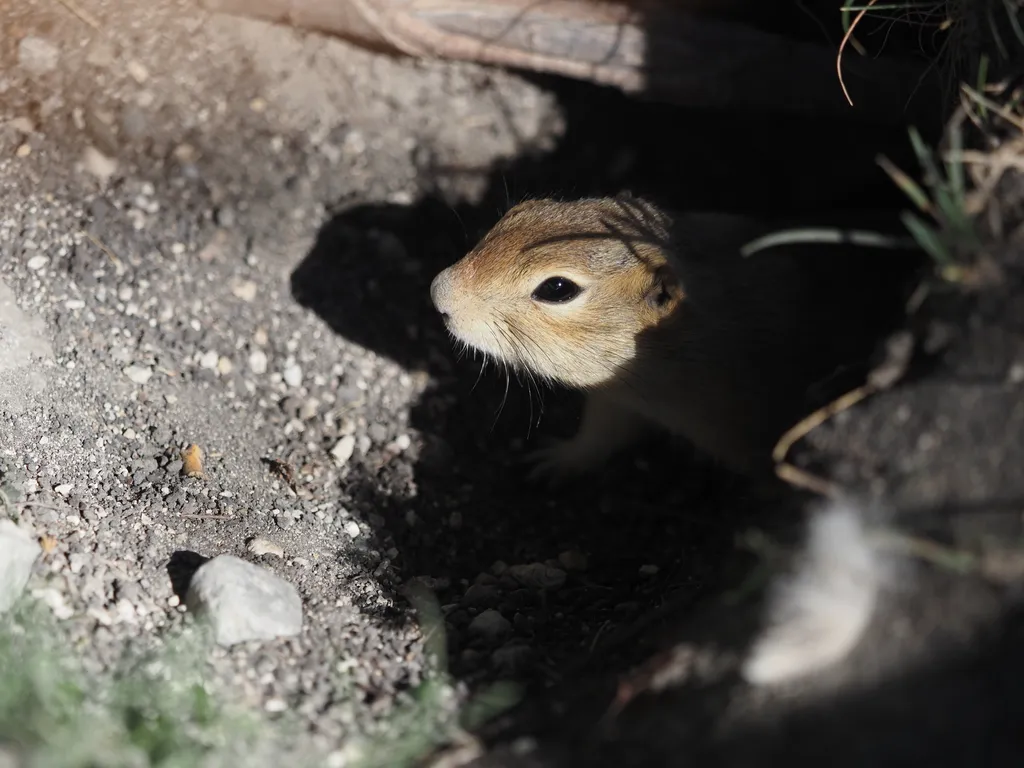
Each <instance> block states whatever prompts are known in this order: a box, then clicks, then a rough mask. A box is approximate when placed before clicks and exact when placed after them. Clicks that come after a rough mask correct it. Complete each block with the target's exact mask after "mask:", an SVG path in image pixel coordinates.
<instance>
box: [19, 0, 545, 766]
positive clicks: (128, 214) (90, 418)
mask: <svg viewBox="0 0 1024 768" xmlns="http://www.w3.org/2000/svg"><path fill="white" fill-rule="evenodd" d="M88 5H89V8H88V12H89V14H90V16H91V17H94V18H95V19H96V21H97V24H98V27H97V28H93V27H92V26H91V25H89V24H87V23H85V22H83V21H82V20H81V19H80V18H79V17H77V16H76V15H75V14H74V13H73V12H71V11H70V10H69V8H68V7H65V6H63V5H61V4H59V3H57V4H54V3H51V2H48V0H47V1H44V0H26V1H25V2H19V3H17V4H13V5H12V4H7V5H6V6H5V7H4V8H3V10H2V11H0V26H2V28H3V29H4V30H5V31H4V35H3V36H2V39H0V489H2V490H4V493H5V494H6V495H7V496H8V497H9V501H10V502H11V503H12V504H16V505H17V510H18V514H19V516H20V517H21V523H20V524H23V525H25V526H30V527H31V528H33V529H34V530H36V531H37V532H38V533H39V535H40V536H46V537H48V539H49V540H50V541H52V547H51V549H50V550H49V551H47V552H46V553H45V554H44V555H43V556H42V557H41V558H40V563H41V565H39V566H37V567H36V569H35V571H33V576H32V578H31V579H30V580H29V584H28V587H29V590H30V592H31V593H32V594H33V595H35V596H36V598H37V599H38V600H39V601H41V603H42V604H43V605H44V606H47V607H48V609H49V610H50V612H51V613H52V614H53V615H54V617H55V618H56V619H57V620H58V622H59V628H60V631H61V632H63V633H65V635H66V637H65V638H64V645H65V646H66V647H74V648H76V649H77V650H76V653H77V654H80V656H81V657H82V659H83V663H85V664H86V665H87V666H88V667H89V668H90V669H93V670H96V671H97V672H100V673H102V672H103V671H104V670H108V671H109V670H112V669H113V667H114V665H115V664H116V662H117V660H118V659H119V658H120V656H121V655H122V653H123V652H124V651H125V649H128V648H131V649H132V650H133V652H139V653H141V652H144V651H146V650H147V649H151V648H156V647H159V646H160V644H161V642H162V638H163V637H164V636H165V635H166V634H167V633H168V632H172V631H175V630H176V629H177V628H178V627H180V626H182V625H183V624H184V623H187V620H188V616H187V613H186V611H185V608H184V602H185V596H186V593H185V592H184V591H183V586H182V585H183V584H185V583H187V582H186V581H185V578H186V576H187V575H188V574H189V571H194V570H195V568H194V562H193V561H194V559H195V558H206V557H214V558H215V559H214V560H212V561H211V562H210V563H207V565H205V566H203V567H204V568H206V569H207V570H206V571H205V574H206V575H204V571H203V570H202V569H200V571H199V575H198V576H197V577H196V579H198V580H197V581H193V597H196V596H198V597H199V598H200V601H201V602H203V603H204V604H205V607H206V609H207V610H208V612H210V614H211V616H212V617H213V618H214V623H215V625H216V626H217V627H218V628H219V632H220V633H221V639H222V640H224V641H225V642H228V641H230V642H235V641H237V640H241V639H244V638H245V637H264V638H269V637H270V636H271V635H291V636H290V637H280V636H278V637H274V638H273V639H265V640H261V641H259V642H258V643H255V644H254V643H247V642H239V643H237V644H234V645H232V646H231V647H229V648H221V649H216V650H215V651H213V652H211V655H210V657H209V658H207V659H203V660H197V661H196V663H197V664H201V665H205V667H206V672H207V674H206V675H205V677H206V678H207V679H208V680H209V681H210V684H211V686H212V687H213V688H217V689H223V690H224V691H225V697H226V698H227V699H229V700H232V701H236V702H239V703H240V704H241V705H245V706H249V707H251V709H252V710H253V711H257V712H269V713H270V714H275V708H279V707H280V702H286V703H287V709H288V710H289V712H290V713H292V714H293V715H294V716H295V718H296V719H297V720H298V721H299V722H298V726H297V727H298V728H299V729H300V731H301V732H303V733H306V734H307V735H308V738H307V740H308V741H309V743H310V744H311V745H312V746H314V747H316V749H318V750H320V751H321V752H330V751H332V750H335V749H337V748H338V747H339V745H341V744H343V743H345V742H346V741H347V740H348V739H351V738H353V737H355V736H356V735H358V734H364V733H367V732H370V731H373V729H374V728H377V727H378V726H379V724H381V723H386V722H387V719H388V717H389V712H390V711H391V710H392V708H394V707H396V706H398V704H399V703H400V700H401V699H402V697H407V696H408V695H409V692H410V691H411V690H414V689H415V688H416V687H417V686H419V685H421V684H422V683H423V681H424V679H425V676H426V674H427V671H428V669H429V668H430V666H431V663H432V662H431V661H430V660H429V659H428V658H427V656H426V655H425V651H424V642H425V641H424V636H423V632H422V630H421V628H420V626H419V623H418V622H417V620H416V615H415V613H414V611H413V610H412V608H411V607H410V606H409V605H408V604H407V603H405V601H403V600H400V599H399V598H397V595H398V592H399V588H400V587H401V584H402V583H403V581H405V580H407V579H410V578H413V577H416V576H420V575H423V572H422V571H420V569H419V565H418V564H417V563H416V562H414V561H413V560H411V559H410V556H409V555H408V554H407V553H406V551H404V550H402V551H400V550H399V548H398V546H397V541H398V540H397V539H396V533H401V532H403V531H404V530H405V524H404V523H401V524H398V525H395V524H394V522H393V521H392V519H391V517H390V513H389V515H388V517H387V518H385V516H384V515H382V514H381V513H382V512H383V511H384V508H385V506H386V504H387V503H390V502H388V501H387V500H388V499H390V500H394V501H399V500H400V501H402V502H403V503H404V501H405V500H407V499H413V498H415V497H416V493H417V484H416V480H415V476H414V472H413V467H414V466H415V463H416V461H417V460H418V457H419V454H420V452H421V451H422V449H423V446H424V445H425V439H426V438H425V437H424V433H423V431H422V430H421V429H414V428H413V427H412V426H411V424H410V420H411V416H410V412H411V409H412V408H413V406H414V405H415V404H416V403H417V402H418V401H419V398H420V397H421V395H422V393H423V392H424V391H425V390H426V389H427V388H428V387H429V386H430V383H431V377H430V375H429V374H428V373H426V372H425V371H424V370H423V368H422V367H417V366H410V365H407V364H405V363H404V361H402V360H399V359H397V358H396V357H395V356H391V355H389V354H387V352H386V350H382V349H376V348H374V347H373V345H369V344H364V343H360V342H359V340H358V339H352V338H348V337H345V336H342V335H338V334H336V333H334V332H332V329H331V328H330V327H329V325H328V324H327V323H325V322H324V320H323V319H321V318H320V317H319V316H318V315H317V314H316V313H315V312H313V311H310V310H309V309H308V308H307V307H304V306H302V305H300V304H299V303H298V302H297V301H296V300H295V299H294V297H293V295H292V293H293V289H292V287H291V285H290V276H291V275H292V273H293V272H295V271H296V270H297V268H298V267H299V266H300V265H301V264H302V263H303V262H304V261H305V260H306V259H307V257H308V254H309V253H310V251H311V249H312V248H313V247H314V246H315V244H316V237H317V233H318V231H319V229H320V228H321V227H322V226H323V225H324V224H325V222H327V221H329V220H330V218H331V216H332V215H333V213H334V211H335V210H336V208H337V207H338V205H339V204H341V203H344V204H345V205H348V206H353V205H358V204H366V205H371V204H376V205H390V204H393V203H400V204H404V205H409V204H410V203H411V202H412V201H414V200H416V199H418V198H419V197H420V196H421V195H423V194H424V193H425V191H426V190H427V189H431V190H433V189H436V188H438V187H437V184H435V183H434V182H433V181H431V180H430V179H429V178H428V177H427V176H426V175H425V172H424V167H423V163H424V162H427V161H428V160H429V162H430V163H440V164H442V165H443V164H445V163H454V162H455V161H457V162H458V163H459V164H462V163H466V164H467V167H470V168H472V167H479V168H481V169H486V168H488V167H490V166H491V165H492V164H493V163H494V162H495V161H498V160H500V159H502V158H508V157H512V156H513V155H515V154H516V153H517V152H518V151H519V148H520V144H521V143H522V142H524V141H525V142H529V143H533V144H536V146H538V147H544V146H546V145H550V143H551V141H552V140H553V138H554V136H555V135H556V132H557V130H558V127H559V125H558V110H557V107H556V105H555V101H554V98H553V97H551V96H548V95H546V94H545V93H544V92H543V91H542V90H541V89H540V88H539V87H537V86H536V85H532V84H530V83H528V82H526V81H524V80H523V79H521V78H517V77H514V76H510V75H503V74H500V73H494V72H486V71H484V70H481V69H480V68H478V67H473V66H468V65H467V66H462V65H455V66H450V65H444V64H420V63H414V62H410V61H398V60H391V59H387V58H379V57H376V56H374V55H372V54H369V53H367V52H365V51H361V50H359V49H356V48H353V47H350V46H347V45H346V44H344V43H342V42H340V41H335V40H328V39H325V38H322V37H319V36H316V35H304V34H299V33H296V32H293V31H290V30H287V29H284V28H278V27H274V26H272V25H268V24H265V23H261V22H253V21H245V20H239V19H235V18H230V17H223V16H219V15H216V14H214V15H211V14H209V13H206V12H200V11H199V10H198V3H194V2H189V1H188V0H159V1H158V2H152V3H145V4H141V5H140V4H136V3H130V2H123V1H119V0H107V1H105V2H104V1H101V2H95V3H89V4H88ZM495 93H497V94H500V95H501V97H502V99H513V100H515V101H516V102H517V104H518V105H519V106H518V107H517V109H516V111H515V114H514V115H512V116H511V118H510V117H509V115H508V114H507V110H506V108H505V105H504V103H503V102H502V100H501V99H496V98H494V96H493V95H492V94H495ZM466 125H474V126H476V128H474V131H475V132H476V133H477V134H478V136H477V139H476V140H474V141H473V142H471V144H472V146H467V143H466V141H465V131H466V128H465V126H466ZM485 187H486V173H485V172H483V171H482V172H481V173H480V174H473V173H471V174H466V175H463V176H460V177H453V178H450V179H448V180H443V181H441V182H440V188H441V189H442V191H443V193H444V194H446V195H449V196H450V199H452V200H453V201H457V200H462V199H471V198H472V197H473V196H474V195H475V196H479V194H480V193H481V191H482V190H483V189H484V188H485ZM403 201H404V202H403ZM371 229H374V230H375V234H373V235H372V239H373V244H372V246H371V247H368V248H366V249H364V250H363V251H362V252H361V256H362V257H363V258H364V259H365V260H366V263H367V264H376V263H377V260H378V259H384V260H386V264H388V265H392V264H394V265H396V268H398V269H409V268H410V264H412V263H413V262H414V259H413V258H412V257H411V256H410V253H409V252H408V251H407V250H406V248H407V246H406V245H405V244H404V241H400V240H399V239H398V238H396V237H395V236H394V235H393V234H391V233H388V232H384V231H382V229H381V228H380V227H376V228H371ZM413 255H415V254H413ZM445 258H447V256H446V257H445ZM389 268H390V266H389ZM424 271H425V272H426V271H429V270H424ZM351 290H352V291H354V292H356V293H358V292H361V291H363V290H364V286H363V284H362V283H353V284H352V286H351ZM423 296H426V294H425V293H424V294H423ZM350 298H351V297H349V298H346V297H345V296H342V295H339V296H338V297H337V300H338V302H339V304H341V305H346V303H347V302H349V301H350ZM366 323H367V324H376V325H378V326H379V322H378V321H377V320H375V319H374V318H373V317H371V316H367V317H366ZM439 338H440V337H439ZM445 347H447V342H446V341H445ZM424 349H425V347H424ZM446 352H447V349H446ZM371 428H372V432H371ZM190 445H196V446H199V448H200V449H201V456H202V473H201V474H196V473H192V474H194V475H195V476H191V477H189V476H185V475H187V474H189V473H185V474H183V470H184V469H186V467H185V464H184V462H183V460H182V454H181V452H182V450H183V449H185V448H187V447H188V446H190ZM336 446H338V448H337V449H336V450H334V451H332V449H335V447H336ZM436 503H437V502H430V504H429V505H428V506H426V507H424V506H420V507H419V512H420V514H422V515H427V516H428V517H429V515H431V514H432V509H433V507H434V505H435V504H436ZM399 519H404V513H403V515H402V516H401V517H400V518H399ZM19 541H20V540H19ZM252 542H264V543H257V544H255V545H253V544H252ZM4 546H13V545H12V544H11V543H10V542H9V541H7V538H5V539H4ZM24 547H25V548H24V549H22V550H20V551H22V552H28V547H29V545H28V544H25V545H24ZM232 558H234V559H232ZM3 562H4V565H3V567H4V576H3V590H4V591H3V595H4V598H3V599H4V601H5V602H6V601H7V600H8V599H9V596H10V595H13V593H14V592H15V591H16V587H18V585H20V583H21V579H22V578H23V576H24V574H25V570H24V568H25V566H24V561H23V560H20V559H10V560H8V559H4V561H3ZM224 563H232V564H233V566H234V567H233V568H232V567H231V566H224V565H223V564H224ZM254 563H259V567H257V566H256V565H254ZM220 568H226V569H227V572H228V574H233V575H234V579H235V580H234V581H229V582H228V585H229V586H230V591H227V587H225V589H224V591H219V590H220V587H219V586H218V585H219V583H220V578H221V575H223V574H221V575H218V569H220ZM179 571H181V572H182V573H179ZM268 578H271V581H270V584H272V585H273V586H272V587H269V588H270V589H272V590H273V591H274V592H275V594H277V593H278V592H279V593H280V597H279V600H281V601H283V603H282V606H284V607H282V608H280V610H276V609H274V607H273V606H267V605H263V604H260V605H252V604H250V603H249V602H247V601H249V600H250V599H252V598H253V596H254V595H255V594H257V592H256V590H257V588H258V586H259V585H260V584H261V583H263V582H264V581H265V580H266V579H268ZM286 585H287V586H286ZM259 594H262V593H259ZM285 595H287V596H285ZM299 600H301V602H302V608H301V610H300V609H299V608H298V607H297V606H298V601H299ZM268 608H269V610H270V611H271V613H270V615H267V613H266V610H267V609H268ZM282 611H283V612H282ZM303 614H304V615H303ZM300 621H301V628H300V624H299V622H300ZM244 627H247V628H245V629H243V628H244ZM260 659H265V660H266V667H267V669H266V671H263V672H260V673H259V674H257V673H256V672H255V670H256V669H257V668H258V667H259V665H260V663H261V662H260ZM341 661H344V662H345V664H346V665H347V666H346V667H345V671H344V672H338V671H337V667H338V664H339V663H340V662H341ZM460 691H461V692H460V693H459V694H458V696H459V697H464V696H465V695H466V691H465V690H463V689H461V688H460ZM457 700H461V699H459V698H458V697H457ZM455 703H456V704H457V701H456V702H455ZM371 704H372V706H371ZM453 706H454V704H453Z"/></svg>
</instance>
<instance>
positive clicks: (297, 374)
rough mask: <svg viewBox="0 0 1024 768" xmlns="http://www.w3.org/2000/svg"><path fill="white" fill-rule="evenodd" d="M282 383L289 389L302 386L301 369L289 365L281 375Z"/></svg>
mask: <svg viewBox="0 0 1024 768" xmlns="http://www.w3.org/2000/svg"><path fill="white" fill-rule="evenodd" d="M282 376H283V378H284V383H285V384H287V385H288V386H289V387H299V386H302V369H301V368H300V367H299V366H298V365H289V366H288V367H287V368H285V369H284V372H283V373H282Z"/></svg>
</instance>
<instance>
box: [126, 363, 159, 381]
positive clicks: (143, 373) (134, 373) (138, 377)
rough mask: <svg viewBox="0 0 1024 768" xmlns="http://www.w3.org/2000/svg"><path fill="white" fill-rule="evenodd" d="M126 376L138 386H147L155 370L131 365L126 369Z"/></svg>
mask: <svg viewBox="0 0 1024 768" xmlns="http://www.w3.org/2000/svg"><path fill="white" fill-rule="evenodd" d="M124 375H125V376H127V377H128V378H129V379H131V380H132V381H133V382H135V383H136V384H145V383H146V382H147V381H149V380H150V378H152V376H153V369H152V368H146V367H143V366H141V365H129V366H128V367H127V368H125V369H124Z"/></svg>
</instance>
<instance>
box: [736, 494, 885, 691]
mask: <svg viewBox="0 0 1024 768" xmlns="http://www.w3.org/2000/svg"><path fill="white" fill-rule="evenodd" d="M888 578H889V568H888V567H887V563H886V562H884V558H883V556H882V554H881V553H880V552H878V550H877V549H876V547H875V546H873V544H872V542H871V541H870V539H869V537H868V532H867V531H866V529H865V520H864V514H863V513H862V511H861V510H859V509H858V508H857V507H856V506H854V505H853V503H852V502H850V501H848V500H841V501H833V502H830V503H829V504H827V505H826V506H824V507H823V508H822V509H820V510H819V511H818V512H816V513H815V514H814V515H813V516H812V517H811V520H810V523H809V525H808V536H807V541H806V544H805V547H804V551H803V552H802V553H801V556H800V559H799V560H798V562H797V565H796V569H795V571H794V572H792V573H790V574H788V575H787V576H784V577H782V578H781V579H780V580H779V581H778V582H777V583H776V584H775V585H774V588H773V592H772V594H770V595H769V599H768V611H767V621H766V625H765V628H764V630H763V631H762V633H761V636H760V637H759V638H758V639H757V640H756V641H755V643H754V646H753V648H752V649H751V652H750V655H749V656H748V658H747V660H746V662H745V663H744V665H743V670H742V673H743V676H744V677H745V678H746V679H747V681H748V682H750V683H752V684H754V685H771V684H779V683H785V682H789V681H791V680H794V679H796V678H798V677H803V676H805V675H808V674H810V673H813V672H817V671H820V670H823V669H825V668H826V667H829V666H832V665H833V664H835V663H837V662H839V661H841V660H842V659H843V658H844V657H845V656H846V655H847V654H848V653H849V652H850V651H851V650H852V649H853V648H854V646H856V645H857V643H858V642H859V641H860V638H861V635H862V634H863V633H864V630H865V629H866V628H867V626H868V623H869V622H870V620H871V617H872V614H873V613H874V609H875V604H876V602H877V600H878V596H879V593H880V591H881V590H882V588H883V586H884V584H885V582H886V580H887V579H888Z"/></svg>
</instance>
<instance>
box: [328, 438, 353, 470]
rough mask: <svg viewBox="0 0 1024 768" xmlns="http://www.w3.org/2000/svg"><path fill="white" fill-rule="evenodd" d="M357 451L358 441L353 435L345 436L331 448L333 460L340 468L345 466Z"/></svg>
mask: <svg viewBox="0 0 1024 768" xmlns="http://www.w3.org/2000/svg"><path fill="white" fill-rule="evenodd" d="M355 450H356V439H355V437H354V436H352V435H345V436H344V437H343V438H341V440H339V441H338V442H337V443H335V445H334V447H333V448H331V458H333V459H334V463H335V464H337V465H338V466H339V467H343V466H345V464H347V463H348V460H349V459H351V458H352V454H353V453H355Z"/></svg>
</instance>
